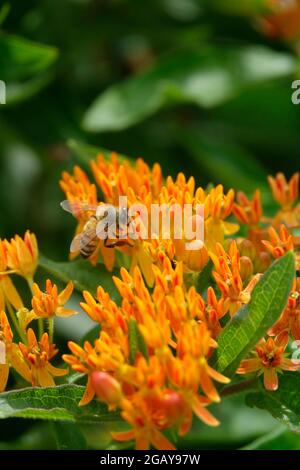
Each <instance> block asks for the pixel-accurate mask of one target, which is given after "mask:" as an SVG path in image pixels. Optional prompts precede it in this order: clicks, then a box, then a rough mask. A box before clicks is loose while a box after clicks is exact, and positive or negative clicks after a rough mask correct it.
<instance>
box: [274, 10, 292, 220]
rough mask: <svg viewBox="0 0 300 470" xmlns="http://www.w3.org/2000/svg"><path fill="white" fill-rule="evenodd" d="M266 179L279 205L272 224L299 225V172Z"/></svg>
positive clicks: (279, 174)
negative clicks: (288, 175)
mask: <svg viewBox="0 0 300 470" xmlns="http://www.w3.org/2000/svg"><path fill="white" fill-rule="evenodd" d="M299 6H300V4H299ZM299 12H300V10H299ZM268 181H269V184H270V187H271V189H272V193H273V198H274V199H275V201H276V202H277V203H278V204H279V206H280V209H279V211H278V212H277V214H276V215H275V217H274V218H273V225H275V226H279V225H280V224H285V225H287V227H293V226H297V225H299V222H300V206H299V204H296V202H297V199H298V196H299V173H295V174H294V175H293V176H292V177H291V179H290V180H289V181H287V179H286V177H285V176H284V174H283V173H277V175H276V176H275V177H272V176H269V177H268Z"/></svg>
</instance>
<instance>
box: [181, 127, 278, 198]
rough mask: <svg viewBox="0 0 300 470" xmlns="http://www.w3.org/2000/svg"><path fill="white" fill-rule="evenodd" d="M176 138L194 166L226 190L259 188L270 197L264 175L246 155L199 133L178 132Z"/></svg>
mask: <svg viewBox="0 0 300 470" xmlns="http://www.w3.org/2000/svg"><path fill="white" fill-rule="evenodd" d="M177 138H178V139H179V142H180V143H182V144H183V145H184V146H185V147H186V148H187V149H188V150H189V152H190V154H191V156H192V157H193V159H194V160H195V161H196V162H197V166H199V170H200V172H202V171H203V170H204V172H205V174H206V175H207V176H208V177H209V178H211V179H213V181H214V182H220V181H222V184H223V185H225V186H226V187H227V188H235V189H238V190H240V189H242V190H243V191H245V192H248V193H252V192H253V191H255V189H257V187H258V186H259V187H260V190H261V191H264V192H265V193H266V194H269V197H270V191H269V190H268V185H267V171H266V170H265V169H264V168H263V166H262V165H261V164H260V162H259V161H258V160H256V159H255V158H254V157H253V156H252V155H251V154H250V153H249V152H248V151H246V150H245V149H243V148H241V147H239V146H238V145H236V144H232V143H226V142H222V141H219V142H218V140H217V139H216V137H213V136H212V137H211V139H209V138H207V137H203V135H202V133H200V132H199V131H198V132H197V131H191V130H187V129H185V131H184V132H181V133H180V132H178V133H177Z"/></svg>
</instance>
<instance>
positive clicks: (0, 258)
mask: <svg viewBox="0 0 300 470" xmlns="http://www.w3.org/2000/svg"><path fill="white" fill-rule="evenodd" d="M7 302H8V303H9V304H11V305H12V306H13V307H14V308H16V309H20V308H22V307H23V302H22V299H21V297H20V295H19V293H18V291H17V289H16V288H15V286H14V284H13V282H12V280H11V278H10V277H9V271H8V253H7V243H5V241H3V240H0V310H4V309H5V304H6V303H7Z"/></svg>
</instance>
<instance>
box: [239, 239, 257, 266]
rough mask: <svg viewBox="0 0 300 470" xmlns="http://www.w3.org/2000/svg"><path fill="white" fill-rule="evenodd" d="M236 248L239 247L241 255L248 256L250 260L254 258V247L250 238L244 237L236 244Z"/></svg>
mask: <svg viewBox="0 0 300 470" xmlns="http://www.w3.org/2000/svg"><path fill="white" fill-rule="evenodd" d="M238 248H239V252H240V254H241V256H248V258H250V259H251V261H254V260H255V257H256V256H257V255H256V249H255V246H254V245H253V243H252V242H251V241H250V240H247V239H246V238H245V239H244V240H242V241H241V242H240V243H239V244H238Z"/></svg>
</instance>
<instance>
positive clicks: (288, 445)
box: [241, 426, 300, 450]
mask: <svg viewBox="0 0 300 470" xmlns="http://www.w3.org/2000/svg"><path fill="white" fill-rule="evenodd" d="M241 450H300V439H299V436H298V435H297V434H294V433H292V432H290V431H287V429H286V428H285V427H284V426H279V427H278V428H276V429H275V430H273V431H272V432H270V433H268V434H266V435H264V436H261V437H259V438H258V439H255V440H254V441H253V442H251V444H248V445H247V446H245V447H243V448H242V449H241Z"/></svg>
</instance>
